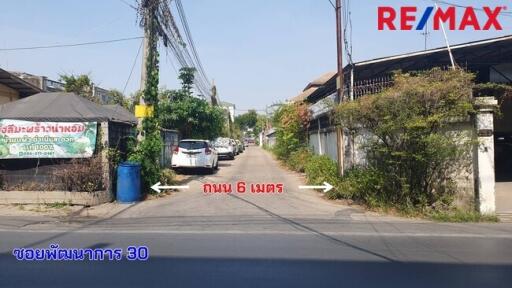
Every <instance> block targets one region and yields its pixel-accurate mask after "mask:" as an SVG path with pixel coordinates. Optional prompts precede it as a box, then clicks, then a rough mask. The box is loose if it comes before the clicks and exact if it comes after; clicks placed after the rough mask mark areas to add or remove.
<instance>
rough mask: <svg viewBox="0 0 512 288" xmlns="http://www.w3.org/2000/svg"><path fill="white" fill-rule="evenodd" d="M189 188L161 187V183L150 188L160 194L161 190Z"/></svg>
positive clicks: (183, 187)
mask: <svg viewBox="0 0 512 288" xmlns="http://www.w3.org/2000/svg"><path fill="white" fill-rule="evenodd" d="M189 188H190V187H189V186H162V183H160V182H158V183H156V184H155V185H153V186H151V189H153V190H155V191H156V192H157V193H160V192H162V190H168V189H189Z"/></svg>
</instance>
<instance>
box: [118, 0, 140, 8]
mask: <svg viewBox="0 0 512 288" xmlns="http://www.w3.org/2000/svg"><path fill="white" fill-rule="evenodd" d="M119 1H121V2H123V3H124V4H125V5H126V6H128V7H130V8H132V9H134V10H137V7H135V6H134V5H132V4H130V3H128V2H126V0H119Z"/></svg>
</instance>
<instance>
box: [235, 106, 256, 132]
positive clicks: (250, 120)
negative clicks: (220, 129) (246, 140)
mask: <svg viewBox="0 0 512 288" xmlns="http://www.w3.org/2000/svg"><path fill="white" fill-rule="evenodd" d="M257 123H258V113H257V112H256V110H249V112H247V113H245V114H242V115H239V116H236V117H235V125H236V126H238V128H239V129H240V130H242V131H245V130H247V129H254V127H256V124H257Z"/></svg>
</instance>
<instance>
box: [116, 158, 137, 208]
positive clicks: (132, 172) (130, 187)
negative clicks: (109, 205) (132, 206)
mask: <svg viewBox="0 0 512 288" xmlns="http://www.w3.org/2000/svg"><path fill="white" fill-rule="evenodd" d="M140 168H141V165H140V164H139V163H133V162H125V163H121V164H119V167H117V202H120V203H133V202H137V201H139V200H140Z"/></svg>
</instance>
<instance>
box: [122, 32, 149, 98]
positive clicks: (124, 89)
mask: <svg viewBox="0 0 512 288" xmlns="http://www.w3.org/2000/svg"><path fill="white" fill-rule="evenodd" d="M143 45H144V40H142V41H141V42H140V45H139V50H138V51H137V56H135V60H133V65H132V69H131V70H130V75H128V79H126V83H125V84H124V88H123V95H124V93H125V92H126V87H128V83H129V82H130V79H131V78H132V74H133V70H134V69H135V65H136V64H137V60H138V59H139V55H140V50H142V46H143Z"/></svg>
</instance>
